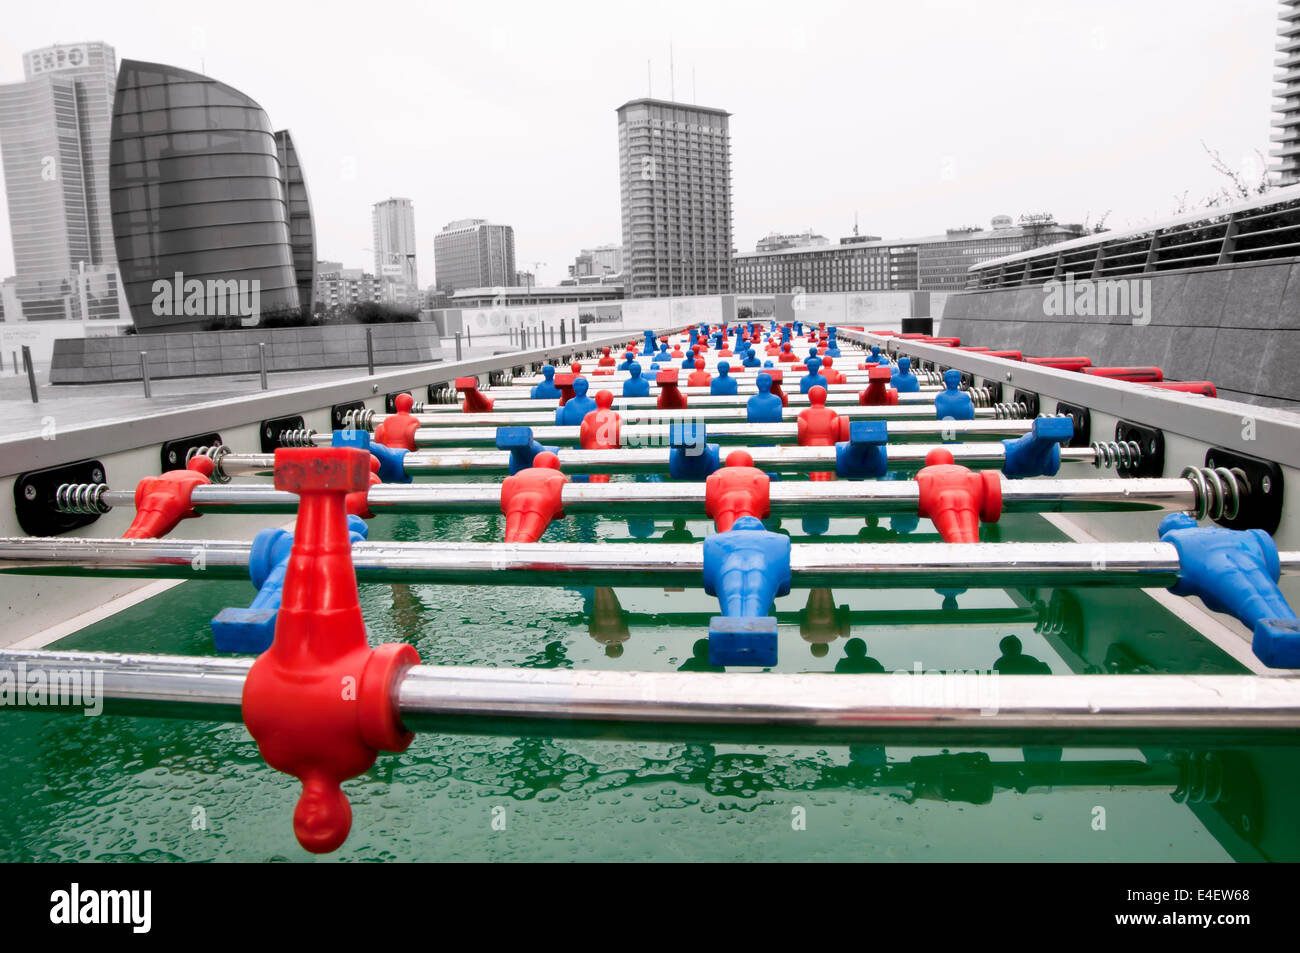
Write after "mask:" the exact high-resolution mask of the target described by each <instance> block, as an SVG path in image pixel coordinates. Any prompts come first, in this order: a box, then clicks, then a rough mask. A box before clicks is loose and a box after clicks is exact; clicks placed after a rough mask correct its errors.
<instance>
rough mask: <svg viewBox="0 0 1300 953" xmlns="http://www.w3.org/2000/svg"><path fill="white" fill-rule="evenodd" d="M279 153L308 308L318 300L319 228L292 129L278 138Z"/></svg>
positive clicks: (301, 296) (301, 292) (302, 299)
mask: <svg viewBox="0 0 1300 953" xmlns="http://www.w3.org/2000/svg"><path fill="white" fill-rule="evenodd" d="M275 151H276V155H277V157H278V158H279V160H280V182H281V183H282V184H283V186H284V201H285V208H286V209H288V212H289V244H290V245H291V246H292V247H293V271H294V277H295V278H296V279H297V280H298V304H299V305H300V306H302V307H304V308H308V307H310V306H311V303H312V301H313V300H314V299H315V293H314V288H313V285H314V284H315V281H316V227H315V225H314V224H313V223H312V217H311V196H310V194H308V192H307V180H306V179H305V178H303V174H302V161H301V160H300V159H299V158H298V150H297V149H295V148H294V146H293V136H291V135H289V130H288V129H281V130H280V131H279V132H277V133H276V134H275Z"/></svg>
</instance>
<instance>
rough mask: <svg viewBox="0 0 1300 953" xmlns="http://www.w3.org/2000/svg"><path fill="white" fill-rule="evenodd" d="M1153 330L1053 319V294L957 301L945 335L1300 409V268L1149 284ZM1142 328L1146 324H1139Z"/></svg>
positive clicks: (1119, 320) (1202, 274)
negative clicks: (1149, 373) (1149, 369)
mask: <svg viewBox="0 0 1300 953" xmlns="http://www.w3.org/2000/svg"><path fill="white" fill-rule="evenodd" d="M1140 280H1143V281H1149V282H1150V286H1149V294H1150V302H1151V307H1150V312H1149V313H1150V322H1149V323H1147V324H1145V325H1143V324H1135V323H1134V319H1133V317H1131V316H1108V317H1078V316H1052V315H1049V314H1047V313H1046V309H1045V307H1044V302H1045V301H1046V298H1047V293H1046V292H1045V290H1044V288H1043V286H1041V285H1035V286H1034V287H1027V288H1011V289H1007V290H1004V291H980V292H964V293H961V294H952V295H949V297H948V300H947V302H946V303H945V306H944V309H943V321H942V326H941V333H943V334H946V335H954V336H957V337H960V338H961V339H962V343H963V344H978V345H983V346H985V347H992V348H1014V349H1018V350H1021V351H1024V352H1025V353H1026V354H1032V355H1035V356H1047V355H1081V356H1084V357H1088V358H1091V359H1092V362H1093V363H1094V364H1099V365H1102V364H1105V365H1125V364H1155V365H1157V366H1159V367H1160V368H1162V369H1163V370H1164V373H1165V377H1166V378H1170V379H1174V380H1208V381H1212V382H1213V383H1214V385H1215V387H1216V388H1217V389H1218V392H1219V396H1220V397H1223V398H1225V399H1228V400H1241V401H1246V402H1249V403H1254V404H1261V405H1265V406H1270V407H1285V408H1287V409H1289V410H1298V411H1300V374H1297V373H1296V367H1297V365H1298V364H1300V262H1297V261H1296V260H1295V259H1285V260H1283V261H1281V262H1276V263H1273V262H1270V263H1264V264H1259V265H1235V266H1226V267H1222V268H1207V269H1202V270H1199V271H1188V272H1179V273H1176V274H1155V275H1148V276H1141V278H1140ZM1139 320H1141V319H1139Z"/></svg>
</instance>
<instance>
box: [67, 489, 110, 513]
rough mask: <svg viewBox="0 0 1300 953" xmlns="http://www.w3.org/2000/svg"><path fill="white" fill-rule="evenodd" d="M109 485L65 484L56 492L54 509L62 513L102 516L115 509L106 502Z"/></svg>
mask: <svg viewBox="0 0 1300 953" xmlns="http://www.w3.org/2000/svg"><path fill="white" fill-rule="evenodd" d="M107 492H108V484H107V483H64V484H63V485H62V486H60V487H59V488H58V489H57V490H55V491H54V508H55V509H56V510H58V511H59V512H60V513H74V514H77V515H79V516H100V515H102V514H104V513H107V512H108V511H109V510H111V509H112V508H113V507H111V506H109V505H108V504H107V503H105V502H104V494H105V493H107Z"/></svg>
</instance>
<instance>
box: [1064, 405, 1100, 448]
mask: <svg viewBox="0 0 1300 953" xmlns="http://www.w3.org/2000/svg"><path fill="white" fill-rule="evenodd" d="M1056 412H1057V413H1058V414H1068V415H1069V416H1071V417H1073V418H1074V436H1073V437H1071V438H1070V442H1069V443H1067V444H1066V446H1067V447H1086V446H1088V444H1090V443H1092V411H1090V410H1089V409H1088V408H1087V407H1080V406H1079V405H1078V404H1067V403H1065V402H1064V401H1059V400H1058V401H1057V402H1056Z"/></svg>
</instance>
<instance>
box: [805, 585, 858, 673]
mask: <svg viewBox="0 0 1300 953" xmlns="http://www.w3.org/2000/svg"><path fill="white" fill-rule="evenodd" d="M849 620H850V613H849V607H848V606H837V605H835V594H834V593H833V592H831V590H829V589H810V590H808V603H807V605H805V606H804V607H803V608H802V609H800V610H799V635H800V636H802V637H803V640H804V641H805V642H807V643H809V648H810V649H811V650H812V654H813V658H825V657H826V656H827V654H829V651H830V643H832V642H834V641H835V640H836V639H841V638H848V635H849V628H850V621H849Z"/></svg>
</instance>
